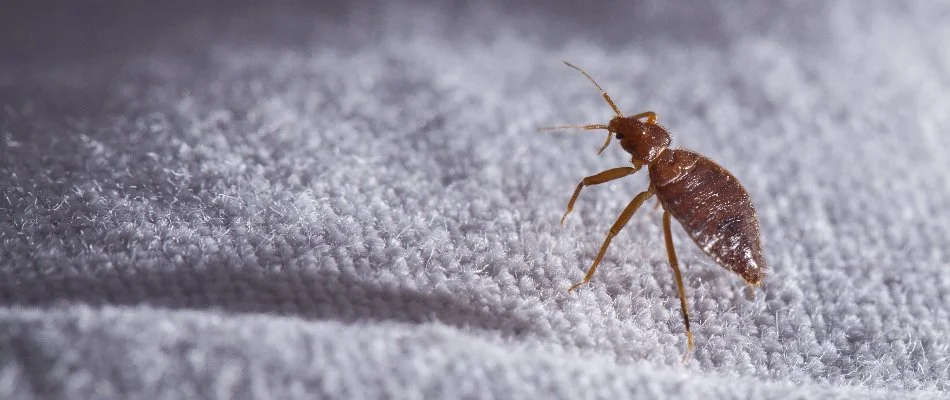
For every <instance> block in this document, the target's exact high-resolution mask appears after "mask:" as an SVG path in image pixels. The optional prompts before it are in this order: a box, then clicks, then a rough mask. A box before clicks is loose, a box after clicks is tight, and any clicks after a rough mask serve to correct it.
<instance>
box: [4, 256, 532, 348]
mask: <svg viewBox="0 0 950 400" xmlns="http://www.w3.org/2000/svg"><path fill="white" fill-rule="evenodd" d="M476 302H477V301H476ZM0 303H2V304H5V305H21V306H54V305H64V304H74V303H82V304H87V305H94V306H102V305H112V306H128V305H147V306H152V307H159V308H169V309H198V310H202V309H204V310H220V311H224V312H228V313H264V314H274V315H282V316H298V317H303V318H306V319H328V320H337V321H342V322H358V321H397V322H403V323H429V322H440V323H443V324H447V325H452V326H456V327H461V328H472V329H479V330H492V331H500V332H502V333H503V334H505V335H510V336H517V335H521V334H525V333H527V332H529V331H532V330H533V325H532V324H531V323H530V321H528V320H527V319H526V318H522V317H520V316H518V315H515V314H512V313H508V312H505V311H498V310H492V311H491V312H489V311H488V310H487V307H479V306H478V305H477V304H473V301H472V300H471V299H466V298H464V296H458V295H457V294H456V295H452V293H433V292H432V291H428V290H422V289H413V288H406V287H400V286H399V285H398V284H395V283H394V284H383V283H379V282H370V281H367V280H364V279H362V278H361V277H359V276H356V275H354V274H348V273H340V272H336V271H333V272H331V271H328V270H314V271H309V272H305V271H299V270H298V271H283V272H279V273H277V272H269V273H263V272H254V271H248V270H246V269H235V267H233V266H226V265H225V262H224V260H221V262H219V263H216V265H212V266H210V267H206V268H204V269H201V270H198V269H195V268H192V267H181V268H174V269H169V270H166V271H149V272H146V271H137V272H98V273H91V274H89V275H79V276H75V275H74V276H59V277H54V278H51V277H44V278H35V279H30V280H21V281H19V282H5V283H2V284H0Z"/></svg>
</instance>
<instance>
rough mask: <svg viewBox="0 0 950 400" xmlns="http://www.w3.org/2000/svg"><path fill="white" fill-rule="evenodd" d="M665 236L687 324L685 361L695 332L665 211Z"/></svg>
mask: <svg viewBox="0 0 950 400" xmlns="http://www.w3.org/2000/svg"><path fill="white" fill-rule="evenodd" d="M663 236H664V238H665V240H666V255H667V256H668V257H669V260H670V268H673V277H674V278H676V289H677V291H678V292H679V295H680V311H682V312H683V324H684V325H686V352H685V353H683V362H686V356H687V355H689V352H690V351H691V350H693V347H694V346H693V332H692V331H691V330H690V329H689V310H688V309H687V307H686V291H685V290H684V289H683V275H682V274H680V266H679V262H678V261H677V260H676V250H675V249H674V248H673V232H672V229H670V212H669V211H665V210H664V211H663Z"/></svg>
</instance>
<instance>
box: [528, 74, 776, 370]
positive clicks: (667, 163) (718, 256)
mask: <svg viewBox="0 0 950 400" xmlns="http://www.w3.org/2000/svg"><path fill="white" fill-rule="evenodd" d="M564 63H565V64H567V66H569V67H571V68H574V69H576V70H578V71H580V73H582V74H584V76H586V77H587V79H589V80H590V81H591V82H593V83H594V86H597V89H599V90H600V93H601V95H602V96H603V98H604V100H606V101H607V104H609V105H610V107H611V108H612V109H613V111H614V113H616V116H615V117H613V118H612V119H611V120H610V122H609V123H607V124H589V125H562V126H555V127H550V128H540V129H539V130H557V129H571V128H580V129H585V130H606V131H607V140H606V141H605V142H604V144H603V146H601V147H600V150H598V151H597V154H598V155H599V154H601V153H603V151H604V150H605V149H606V148H607V146H609V145H610V140H611V138H616V139H617V140H619V141H620V146H621V147H623V149H624V150H625V151H627V152H628V153H630V155H631V158H630V162H631V163H632V164H633V166H632V167H618V168H612V169H608V170H606V171H603V172H600V173H598V174H595V175H591V176H588V177H586V178H584V179H583V180H582V181H581V182H580V183H578V184H577V189H576V190H575V191H574V195H573V196H571V200H570V201H569V202H568V203H567V211H566V212H565V213H564V216H563V217H561V225H562V226H563V225H564V221H565V219H566V218H567V216H568V215H570V213H571V211H573V210H574V203H575V202H576V201H577V197H578V196H580V194H581V190H582V189H583V188H584V187H585V186H591V185H598V184H601V183H605V182H610V181H613V180H616V179H620V178H623V177H625V176H628V175H631V174H633V173H635V172H637V171H639V170H640V168H642V167H643V166H646V167H647V169H648V171H649V174H650V175H649V177H650V185H649V187H648V188H647V190H645V191H643V192H641V193H640V194H638V195H636V197H634V198H633V200H632V201H630V204H628V205H627V207H626V208H624V210H623V212H621V213H620V217H619V218H617V221H616V222H615V223H614V224H613V226H611V227H610V231H609V233H607V238H606V239H605V240H604V244H603V245H602V246H601V247H600V252H599V253H597V258H595V259H594V263H593V264H592V265H591V266H590V268H589V269H588V270H587V274H586V275H585V276H584V279H583V280H582V281H580V282H578V283H577V284H575V285H573V286H571V288H570V289H568V291H569V292H570V291H574V290H576V289H577V288H578V287H580V286H581V285H583V284H585V283H587V282H589V281H590V278H591V277H592V276H593V275H594V271H596V270H597V266H598V265H599V264H600V261H601V259H603V257H604V253H605V252H606V251H607V247H608V246H609V245H610V241H611V240H612V239H613V238H614V236H616V235H617V234H618V233H620V230H621V229H623V227H624V225H626V224H627V222H628V221H630V217H632V216H633V214H634V213H635V212H636V211H637V209H638V208H639V207H640V206H641V205H642V204H643V203H644V202H645V201H647V199H649V198H650V197H652V196H654V195H655V196H656V197H657V200H658V205H659V206H662V207H663V233H664V236H665V241H666V253H667V257H668V258H669V263H670V267H672V269H673V276H674V278H675V279H676V288H677V291H678V292H679V298H680V310H681V311H682V314H683V324H684V325H685V326H686V353H685V354H684V355H683V359H684V361H685V359H686V355H687V354H689V351H690V350H692V349H693V347H694V346H693V333H692V331H691V330H690V327H689V311H688V309H687V306H686V293H685V291H684V290H683V277H682V274H680V269H679V263H678V262H677V260H676V251H675V250H674V249H673V235H672V233H671V229H670V217H674V218H676V220H677V221H679V222H680V224H681V225H682V226H683V228H684V229H685V230H686V232H687V233H689V236H690V237H691V238H692V239H693V241H694V242H696V244H697V245H699V247H700V248H701V249H702V250H703V251H704V252H705V253H706V254H708V255H709V256H710V257H711V258H712V259H713V260H715V261H716V262H717V263H718V264H719V265H721V266H722V267H724V268H726V269H728V270H730V271H732V272H735V273H736V274H739V276H741V277H742V279H743V280H745V282H746V283H747V284H748V285H749V286H750V287H755V286H759V285H761V283H762V280H763V279H764V278H765V274H766V270H767V269H768V265H767V264H766V261H765V257H764V256H763V255H762V244H761V239H760V238H759V221H758V218H757V217H756V214H755V209H754V208H753V207H752V202H751V201H750V199H749V194H748V192H747V191H746V190H745V188H743V187H742V185H741V184H740V183H739V181H738V180H737V179H736V178H735V177H734V176H733V175H732V174H730V173H729V171H726V169H725V168H723V167H720V166H719V165H718V164H716V163H715V162H714V161H712V160H710V159H709V158H706V157H705V156H703V155H700V154H697V153H695V152H692V151H689V150H685V149H678V148H677V149H673V148H670V147H669V146H670V134H669V132H667V130H666V128H664V127H662V126H660V124H658V123H657V115H656V113H654V112H652V111H647V112H643V113H639V114H636V115H632V116H624V115H623V113H621V112H620V109H619V108H617V105H616V104H614V101H613V99H611V98H610V95H608V94H607V92H605V91H604V89H603V88H601V87H600V85H599V84H597V82H596V81H594V78H591V76H590V75H588V74H587V72H585V71H584V70H582V69H580V68H578V67H576V66H574V65H573V64H571V63H569V62H567V61H565V62H564Z"/></svg>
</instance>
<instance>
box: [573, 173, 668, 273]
mask: <svg viewBox="0 0 950 400" xmlns="http://www.w3.org/2000/svg"><path fill="white" fill-rule="evenodd" d="M650 196H653V191H652V190H646V191H644V192H641V193H640V194H638V195H637V197H634V198H633V200H632V201H630V204H628V205H627V208H624V209H623V212H622V213H620V217H619V218H617V222H614V225H613V226H612V227H610V232H609V233H607V239H605V240H604V244H603V245H602V246H600V252H599V253H597V258H595V259H594V264H593V265H591V266H590V269H588V270H587V275H585V276H584V280H582V281H580V282H578V283H576V284H574V286H571V288H570V289H567V291H568V292H572V291H574V290H575V289H577V288H578V287H579V286H580V285H583V284H585V283H587V282H589V281H590V277H592V276H594V271H596V270H597V265H598V264H600V260H601V259H603V258H604V253H606V252H607V246H609V245H610V241H611V240H612V239H613V238H614V236H617V234H618V233H620V230H621V229H623V227H624V225H627V222H629V221H630V217H632V216H633V214H634V213H635V212H637V209H638V208H640V205H642V204H643V202H644V201H647V199H649V198H650Z"/></svg>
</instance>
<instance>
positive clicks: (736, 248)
mask: <svg viewBox="0 0 950 400" xmlns="http://www.w3.org/2000/svg"><path fill="white" fill-rule="evenodd" d="M650 180H651V182H652V183H653V190H654V192H655V193H656V196H657V198H659V200H660V202H661V203H662V204H663V207H664V208H665V209H666V210H667V211H669V212H670V214H672V215H673V217H675V218H676V219H677V220H678V221H679V222H680V224H682V225H683V227H684V228H685V229H686V231H687V233H689V235H690V237H692V238H693V241H695V242H696V244H698V245H699V247H700V248H702V249H703V251H704V252H706V254H708V255H709V256H710V257H712V258H713V259H714V260H716V262H718V263H719V264H720V265H722V266H723V267H725V268H727V269H729V270H732V271H733V272H735V273H737V274H739V275H740V276H742V278H743V279H744V280H745V281H746V282H748V283H750V284H758V283H760V282H761V281H762V278H764V277H765V272H766V270H767V269H768V266H767V264H766V262H765V257H764V256H763V255H762V245H761V241H760V239H759V221H758V218H757V217H756V215H755V209H754V208H753V207H752V202H751V201H750V200H749V194H748V192H746V190H745V188H743V187H742V185H741V184H740V183H739V181H738V180H737V179H736V178H735V177H734V176H732V174H730V173H729V171H726V170H725V169H724V168H722V167H721V166H719V165H718V164H716V163H715V162H713V161H712V160H710V159H708V158H706V157H704V156H702V155H700V154H696V153H694V152H691V151H688V150H683V149H669V150H666V151H664V152H663V153H662V154H660V156H659V157H658V158H657V159H656V161H655V162H654V163H652V164H650Z"/></svg>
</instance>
